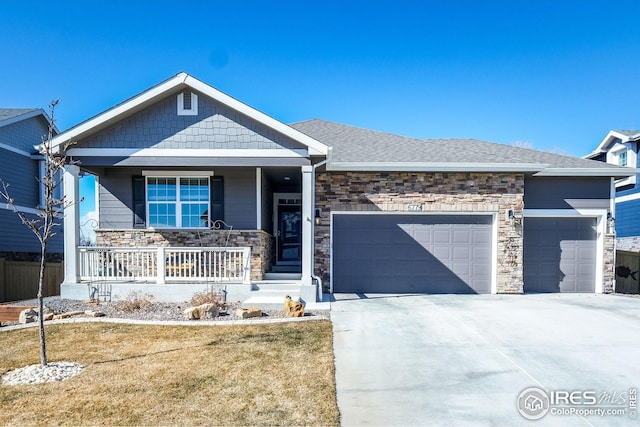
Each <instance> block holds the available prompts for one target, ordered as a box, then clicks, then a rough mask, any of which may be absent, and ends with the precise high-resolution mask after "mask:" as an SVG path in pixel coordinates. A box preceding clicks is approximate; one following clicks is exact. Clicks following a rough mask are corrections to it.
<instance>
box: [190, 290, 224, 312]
mask: <svg viewBox="0 0 640 427" xmlns="http://www.w3.org/2000/svg"><path fill="white" fill-rule="evenodd" d="M208 303H211V304H215V305H216V307H218V309H219V310H224V309H226V308H227V305H226V304H225V301H224V296H223V295H220V294H218V293H216V292H196V293H195V294H193V296H192V297H191V305H192V306H193V307H196V306H199V305H202V304H208Z"/></svg>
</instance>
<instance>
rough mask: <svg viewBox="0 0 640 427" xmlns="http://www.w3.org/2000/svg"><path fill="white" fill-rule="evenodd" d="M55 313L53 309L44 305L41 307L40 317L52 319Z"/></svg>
mask: <svg viewBox="0 0 640 427" xmlns="http://www.w3.org/2000/svg"><path fill="white" fill-rule="evenodd" d="M54 315H55V312H54V311H53V310H51V309H50V308H49V307H45V308H43V309H42V318H43V319H44V320H45V321H47V320H53V316H54Z"/></svg>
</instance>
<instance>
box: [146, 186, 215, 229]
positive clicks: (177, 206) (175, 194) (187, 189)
mask: <svg viewBox="0 0 640 427" xmlns="http://www.w3.org/2000/svg"><path fill="white" fill-rule="evenodd" d="M147 206H148V208H149V222H148V224H149V226H150V227H154V228H206V227H207V224H209V178H207V177H170V178H169V177H166V178H165V177H148V178H147Z"/></svg>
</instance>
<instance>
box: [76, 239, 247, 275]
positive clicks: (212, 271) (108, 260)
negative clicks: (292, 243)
mask: <svg viewBox="0 0 640 427" xmlns="http://www.w3.org/2000/svg"><path fill="white" fill-rule="evenodd" d="M250 260H251V248H249V247H240V248H222V247H208V248H174V247H169V248H164V247H159V248H117V247H95V246H81V247H79V248H78V269H79V271H78V275H79V276H80V280H81V281H83V282H91V281H96V280H104V281H109V282H111V281H113V282H118V281H122V282H132V281H139V282H155V283H157V284H163V283H166V282H224V283H247V284H248V283H251V275H250V273H251V263H250Z"/></svg>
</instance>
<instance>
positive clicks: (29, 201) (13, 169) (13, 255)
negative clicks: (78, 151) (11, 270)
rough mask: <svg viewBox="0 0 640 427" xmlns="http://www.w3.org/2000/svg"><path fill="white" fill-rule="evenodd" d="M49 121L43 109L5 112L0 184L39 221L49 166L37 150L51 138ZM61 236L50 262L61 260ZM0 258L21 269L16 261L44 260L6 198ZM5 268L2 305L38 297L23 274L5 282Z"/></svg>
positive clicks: (0, 119)
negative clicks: (41, 178)
mask: <svg viewBox="0 0 640 427" xmlns="http://www.w3.org/2000/svg"><path fill="white" fill-rule="evenodd" d="M49 123H50V118H49V116H48V115H47V114H46V113H45V112H44V111H43V110H42V109H40V108H0V153H1V154H0V182H4V183H5V184H6V185H8V187H7V191H8V193H9V195H10V196H11V197H12V198H13V199H14V202H15V204H14V206H15V207H16V208H17V209H18V211H20V212H22V213H24V214H26V216H27V217H28V218H35V215H36V214H37V213H38V207H39V206H41V205H42V203H43V197H44V194H43V189H42V186H40V184H39V183H38V181H37V178H38V177H39V176H41V174H42V173H43V166H44V164H43V159H42V156H41V155H39V154H38V153H37V152H36V149H35V147H36V146H37V145H38V144H40V143H41V142H42V138H43V137H46V136H47V133H48V126H49ZM0 185H1V184H0ZM57 233H58V235H57V236H55V237H53V238H52V239H51V240H50V242H49V245H48V257H47V261H50V262H59V261H61V260H62V253H63V245H62V228H60V229H59V230H57ZM0 258H1V259H3V260H4V261H3V262H10V263H13V264H12V265H15V266H16V267H19V264H16V263H17V262H21V263H22V262H32V261H39V260H40V242H39V241H38V239H37V238H36V236H35V235H34V234H33V233H32V232H31V231H30V230H29V229H28V228H27V227H26V226H25V225H23V224H22V223H21V221H20V219H19V217H18V216H17V215H16V214H15V212H14V211H13V208H12V207H11V206H9V205H7V203H4V200H3V201H2V203H0ZM6 268H8V267H7V266H6V265H5V266H4V268H3V269H2V270H3V271H2V272H0V273H1V274H0V302H2V301H6V300H14V299H20V298H32V297H35V292H34V291H33V287H32V284H31V283H26V282H25V281H26V280H27V279H26V278H24V275H22V276H20V277H21V279H19V280H18V281H17V282H16V281H14V280H9V281H8V282H10V283H4V282H5V277H6V276H11V274H8V272H7V271H6ZM36 273H37V270H36ZM11 277H15V276H11ZM35 284H36V285H37V274H36V282H35Z"/></svg>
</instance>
